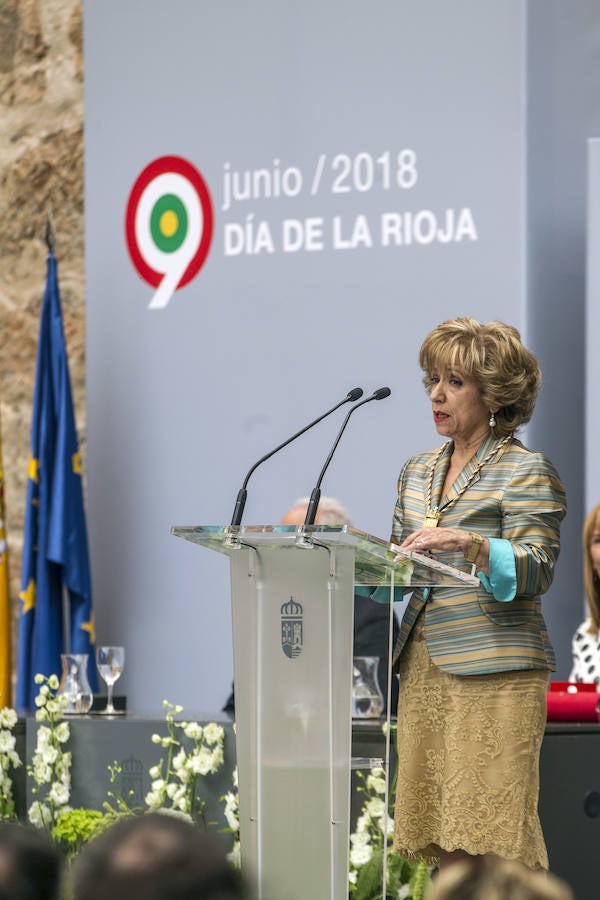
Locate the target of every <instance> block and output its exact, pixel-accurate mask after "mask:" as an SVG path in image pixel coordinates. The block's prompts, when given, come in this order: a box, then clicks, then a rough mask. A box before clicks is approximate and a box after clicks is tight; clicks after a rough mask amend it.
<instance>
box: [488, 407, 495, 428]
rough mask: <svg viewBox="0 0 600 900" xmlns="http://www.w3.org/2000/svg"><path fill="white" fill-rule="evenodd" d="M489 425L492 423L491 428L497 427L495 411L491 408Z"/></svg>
mask: <svg viewBox="0 0 600 900" xmlns="http://www.w3.org/2000/svg"><path fill="white" fill-rule="evenodd" d="M489 425H490V428H495V427H496V416H495V415H494V413H493V412H492V411H491V410H490V422H489Z"/></svg>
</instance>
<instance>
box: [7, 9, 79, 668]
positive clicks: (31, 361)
mask: <svg viewBox="0 0 600 900" xmlns="http://www.w3.org/2000/svg"><path fill="white" fill-rule="evenodd" d="M82 43H83V41H82V2H81V0H0V373H1V375H0V413H1V427H2V455H3V462H4V479H5V503H6V526H7V531H8V549H9V566H10V581H11V600H12V605H13V620H14V621H13V633H14V634H15V635H16V622H17V617H18V595H19V581H20V571H21V549H22V543H23V519H24V511H25V496H26V486H27V461H28V456H29V428H30V421H31V405H32V399H33V382H34V374H35V357H36V348H37V338H38V329H39V316H40V305H41V299H42V294H43V289H44V284H45V279H46V252H47V251H46V243H45V234H46V222H47V215H48V213H51V215H52V219H53V222H54V229H55V234H56V244H55V253H56V257H57V260H58V277H59V285H60V291H61V299H62V307H63V319H64V329H65V338H66V342H67V350H68V354H69V365H70V372H71V384H72V388H73V396H74V402H75V415H76V421H77V428H78V432H79V436H80V442H81V449H82V452H83V454H84V457H85V440H84V435H85V284H84V257H83V253H84V250H83V228H84V220H83V55H82ZM13 650H14V652H13V656H16V640H13Z"/></svg>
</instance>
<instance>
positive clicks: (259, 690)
mask: <svg viewBox="0 0 600 900" xmlns="http://www.w3.org/2000/svg"><path fill="white" fill-rule="evenodd" d="M171 532H172V533H173V534H174V535H176V536H177V537H180V538H184V539H185V540H188V541H192V542H193V543H196V544H200V545H201V546H204V547H206V548H208V549H209V550H215V551H217V552H219V553H224V554H226V555H227V556H228V557H229V560H230V568H231V600H232V620H233V650H234V679H235V706H236V745H237V762H238V782H239V804H240V806H239V813H240V841H241V854H242V868H243V869H244V870H245V871H247V872H249V873H250V874H251V875H252V877H253V878H255V879H256V881H257V884H258V892H259V898H260V900H307V898H311V900H347V897H348V843H349V824H350V823H349V818H350V763H351V737H352V717H351V687H352V644H353V616H354V587H355V585H370V586H377V587H380V588H385V587H386V586H387V587H389V588H390V595H389V597H390V598H391V597H392V596H393V593H392V589H393V587H394V586H402V587H404V588H406V589H407V590H411V589H412V588H413V587H416V586H423V585H448V584H456V583H457V582H461V581H463V582H465V583H467V584H470V585H473V584H478V581H477V579H476V578H475V577H473V576H472V575H469V574H467V573H465V572H462V571H461V570H459V569H455V568H452V567H450V566H446V565H444V564H441V563H439V562H437V561H435V560H434V559H432V558H429V557H428V556H424V555H421V554H417V553H406V552H405V551H402V555H398V554H399V549H398V548H394V547H393V546H392V547H391V546H390V545H389V544H388V543H387V542H386V541H382V540H381V539H379V538H375V537H371V536H370V535H368V534H365V533H363V532H361V531H358V530H357V529H355V528H351V527H349V526H347V525H341V526H331V525H328V526H308V527H306V528H305V527H303V526H289V525H288V526H283V525H265V526H240V527H235V528H231V527H230V526H201V525H199V526H182V527H173V528H172V529H171ZM379 593H380V594H381V593H382V592H381V591H380V592H379ZM383 593H384V596H385V591H384V592H383Z"/></svg>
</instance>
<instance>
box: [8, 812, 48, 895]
mask: <svg viewBox="0 0 600 900" xmlns="http://www.w3.org/2000/svg"><path fill="white" fill-rule="evenodd" d="M61 862H62V860H61V856H60V854H59V852H58V850H57V849H56V847H55V845H54V844H53V843H52V841H51V840H50V838H49V836H48V835H47V834H46V832H45V831H39V830H38V829H37V828H31V827H29V826H27V825H19V824H17V823H16V822H0V900H56V898H58V896H59V891H60V886H61V871H62V866H61Z"/></svg>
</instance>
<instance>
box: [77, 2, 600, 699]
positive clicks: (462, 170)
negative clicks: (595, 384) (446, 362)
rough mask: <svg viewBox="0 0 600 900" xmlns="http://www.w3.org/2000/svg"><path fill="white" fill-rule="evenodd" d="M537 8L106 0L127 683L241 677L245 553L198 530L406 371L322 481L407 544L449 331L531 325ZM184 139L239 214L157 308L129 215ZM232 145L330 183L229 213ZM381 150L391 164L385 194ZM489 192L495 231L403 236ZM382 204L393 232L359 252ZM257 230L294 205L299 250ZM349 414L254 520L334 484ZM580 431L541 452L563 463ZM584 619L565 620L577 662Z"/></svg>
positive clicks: (223, 692) (96, 309) (93, 302)
mask: <svg viewBox="0 0 600 900" xmlns="http://www.w3.org/2000/svg"><path fill="white" fill-rule="evenodd" d="M587 8H588V7H587V6H586V9H587ZM528 11H529V5H528V4H526V3H524V2H519V0H510V2H499V0H494V2H492V0H483V2H482V0H460V2H456V3H453V4H446V3H444V2H434V0H428V2H419V3H401V4H397V3H391V2H376V3H374V4H371V5H369V6H368V7H365V6H364V5H363V4H361V3H358V2H350V3H348V2H341V0H332V2H330V3H328V4H326V5H325V6H323V4H321V3H317V2H316V0H309V2H306V3H303V4H302V5H301V6H299V7H293V6H292V7H290V6H282V5H281V4H280V3H277V2H275V0H262V2H260V3H258V4H253V5H252V6H248V5H247V4H243V3H241V2H224V3H220V4H218V5H214V6H211V5H207V4H202V5H200V4H197V3H195V2H193V0H173V2H171V3H170V4H168V5H165V4H162V3H159V2H158V0H105V2H104V3H102V4H99V3H92V2H86V3H85V7H84V27H85V53H86V56H85V66H86V69H85V85H86V87H85V91H86V97H85V102H86V196H85V203H86V244H87V261H86V265H87V323H88V324H87V333H88V337H87V365H88V460H87V466H88V517H89V529H90V538H91V547H92V567H93V582H94V592H95V606H96V615H97V623H98V625H97V636H98V640H99V641H100V642H103V643H107V642H119V643H120V642H122V643H123V644H124V645H125V646H126V648H127V664H126V672H125V674H124V676H123V680H122V684H121V685H120V686H119V690H120V691H121V690H122V691H126V692H127V693H128V695H129V704H130V706H131V707H134V708H138V709H146V710H156V709H157V708H158V706H159V704H160V702H161V700H162V699H163V697H166V698H168V699H169V700H171V701H172V702H178V703H181V704H183V705H184V706H185V708H186V710H188V711H189V710H192V711H193V710H197V709H210V708H215V707H219V706H220V705H221V704H222V702H223V701H224V700H225V698H226V696H227V693H228V690H229V685H230V680H231V634H230V611H229V580H228V569H227V562H226V560H225V559H224V558H223V559H221V558H218V557H216V556H213V555H211V554H209V553H206V552H203V551H202V550H201V549H199V548H197V547H194V546H192V545H187V544H185V543H184V542H178V541H177V540H176V539H175V538H173V537H171V536H170V535H169V528H170V526H171V525H173V524H209V523H213V524H217V523H223V522H227V521H229V519H230V517H231V512H232V508H233V503H234V500H235V496H236V493H237V490H238V488H239V487H240V485H241V482H242V480H243V477H244V475H245V473H246V471H247V470H248V469H249V467H250V465H251V464H252V463H253V462H254V461H255V460H256V459H257V458H258V457H260V456H262V455H263V454H264V453H265V452H267V451H268V450H269V449H271V448H272V447H273V446H275V445H276V444H278V443H280V442H281V441H282V440H284V439H285V438H286V437H287V436H288V435H290V434H292V433H293V432H294V431H296V430H298V429H299V428H300V427H301V426H302V425H303V424H305V423H306V422H307V421H309V420H310V419H312V418H314V417H316V416H317V415H318V414H319V413H320V412H321V411H322V410H324V409H326V408H328V407H329V406H332V405H333V404H334V403H335V402H336V401H337V400H338V399H341V397H343V396H344V394H345V393H346V392H347V391H348V390H349V389H350V388H352V387H354V386H355V385H362V386H363V387H365V389H366V390H368V391H370V390H373V389H374V388H376V387H379V386H380V385H382V384H389V385H390V387H391V388H392V397H391V398H390V399H389V400H386V401H383V402H382V403H380V404H377V403H373V404H370V405H368V406H366V407H365V408H364V409H363V410H360V411H359V412H357V414H356V416H355V417H354V418H353V419H352V420H351V423H350V426H349V429H348V431H347V433H346V434H345V435H344V438H343V441H342V443H341V444H340V446H339V449H338V452H337V454H336V456H335V457H334V460H333V462H332V465H331V467H330V469H329V470H328V472H327V475H326V477H325V480H324V482H323V486H322V487H323V491H324V493H328V494H333V495H336V496H338V497H339V498H340V499H341V500H343V501H344V502H345V503H346V504H347V505H348V507H349V508H350V511H351V513H352V515H353V518H354V521H355V523H356V524H357V526H358V527H360V528H363V529H365V530H367V531H371V532H372V533H374V534H377V535H381V536H387V534H388V533H389V530H390V524H391V515H392V511H393V504H394V499H395V496H394V495H395V483H396V478H397V475H398V472H399V469H400V465H401V463H402V462H403V461H404V459H405V458H406V457H407V456H409V455H411V454H413V453H415V452H417V451H419V450H422V449H424V448H426V447H431V446H436V445H438V444H439V442H440V441H439V438H438V436H437V435H436V433H435V430H434V428H433V426H432V424H431V420H430V412H429V406H428V403H427V400H426V398H425V395H424V393H423V389H422V386H421V373H420V371H419V370H418V365H417V353H418V348H419V346H420V343H421V341H422V339H423V337H424V336H425V334H426V333H427V331H428V330H429V329H430V328H431V327H432V326H433V325H434V324H436V323H437V322H439V321H441V320H442V319H446V318H450V317H454V316H456V315H465V314H472V315H475V316H477V317H478V318H480V319H483V320H486V319H490V318H502V319H504V320H506V321H509V322H512V323H513V324H515V325H517V327H519V328H521V330H522V331H523V333H524V335H525V337H526V338H528V339H529V337H530V335H529V334H528V308H527V286H528V281H527V277H528V276H527V265H526V260H525V250H526V241H525V235H526V233H527V218H526V215H525V213H526V207H527V203H528V195H527V182H526V162H527V139H528V135H527V125H528V123H527V121H526V100H527V96H528V90H527V67H528V64H527V59H526V56H527V53H528V52H529V53H530V54H531V53H532V52H533V51H532V49H531V47H530V48H529V50H528V48H527V40H526V36H527V17H528ZM582 32H583V24H582ZM548 47H551V40H550V38H548V39H547V41H546V43H545V44H543V46H541V49H539V48H538V50H537V51H536V52H539V53H540V54H541V55H542V56H543V54H544V53H545V52H547V49H548ZM573 52H574V53H575V52H577V51H576V50H573ZM565 67H567V66H566V63H565ZM406 149H409V150H411V151H413V152H414V154H415V159H416V171H417V180H416V183H415V184H414V185H413V186H410V187H399V186H398V185H397V184H396V183H395V182H394V181H393V179H391V183H390V186H389V187H388V186H386V170H385V165H384V162H383V161H381V162H380V161H379V160H385V159H386V158H387V157H385V154H386V153H389V159H390V161H391V160H393V159H394V158H395V157H396V155H397V154H398V153H400V152H401V151H403V150H406ZM167 154H174V155H178V156H182V157H184V158H186V159H188V160H189V161H190V162H191V163H193V164H194V165H195V166H196V167H197V168H198V169H199V170H200V172H201V173H202V175H203V176H204V178H205V180H206V182H207V183H208V186H209V190H210V192H211V195H212V198H213V203H214V209H215V233H214V240H213V245H212V248H211V250H210V253H209V256H208V259H207V261H206V264H205V265H204V267H203V268H202V269H201V271H200V272H199V274H198V276H197V277H196V278H195V279H194V280H193V281H192V282H191V283H190V284H189V285H188V286H186V287H185V288H183V289H182V290H180V291H177V292H176V293H175V295H174V296H173V297H172V299H171V300H170V302H169V304H168V305H167V306H166V307H165V308H164V309H162V310H151V309H148V304H149V302H150V300H151V298H152V296H153V293H154V290H153V288H151V287H150V286H149V285H148V284H146V283H145V282H144V281H143V280H142V279H141V278H140V277H139V276H138V275H137V273H136V271H135V269H134V267H133V265H132V263H131V261H130V259H129V256H128V253H127V249H126V245H125V240H124V229H123V222H124V215H125V208H126V204H127V198H128V196H129V192H130V190H131V188H132V186H133V184H134V182H135V180H136V178H137V177H138V175H139V173H140V172H141V171H142V170H143V169H144V167H145V166H146V165H147V164H148V163H149V162H151V161H152V160H153V159H155V158H157V157H160V156H163V155H167ZM361 154H362V156H361ZM336 157H338V158H337V160H336ZM344 157H347V159H348V162H349V165H350V168H351V172H350V174H349V176H348V177H347V178H345V179H342V180H340V181H338V187H349V188H350V189H349V190H347V191H343V192H335V191H334V186H335V184H336V177H338V176H339V177H340V178H341V175H342V168H340V167H342V166H343V165H344ZM275 160H278V161H279V162H277V163H276V162H275ZM319 160H323V174H322V178H321V180H320V182H319V188H318V190H316V191H315V192H314V194H311V186H312V184H313V180H314V179H315V178H316V173H317V168H318V165H319ZM226 164H228V165H229V167H230V169H229V170H230V171H233V170H235V171H236V172H244V171H246V170H252V171H254V170H257V169H262V168H264V167H266V168H270V169H271V170H273V169H274V168H279V169H280V170H284V169H286V168H287V167H295V168H296V169H297V170H298V171H299V172H300V173H301V175H302V179H303V189H302V191H301V192H300V193H298V195H297V196H280V197H277V198H275V197H269V198H265V197H257V198H254V199H249V200H239V201H236V202H235V203H233V204H232V205H231V207H230V208H228V209H223V207H224V206H226V205H227V204H226V203H225V202H224V201H225V199H226V197H225V195H224V186H225V184H224V174H225V172H226V171H227V169H226ZM361 165H364V166H367V167H368V166H369V165H371V166H372V167H373V171H374V173H375V175H374V178H373V181H372V183H369V184H368V189H365V182H364V181H361V175H362V174H364V171H365V170H364V169H361V168H360V166H361ZM336 166H337V168H336ZM354 166H356V167H357V168H356V170H354V169H353V168H352V167H354ZM392 171H396V170H395V169H393V167H392ZM353 172H354V175H355V177H354V178H353V174H352V173H353ZM356 172H358V174H357V175H356ZM464 208H466V209H468V210H469V211H470V215H471V217H472V223H473V227H474V229H475V230H476V239H472V238H473V237H474V232H471V234H470V235H467V236H465V237H463V239H462V240H459V241H450V242H443V241H442V240H433V241H431V242H429V241H428V240H423V239H422V240H421V242H419V241H418V240H417V239H414V240H413V241H412V243H410V244H406V243H403V244H401V245H400V246H385V245H384V243H383V242H382V239H381V232H380V223H381V217H382V216H383V215H385V214H394V213H396V214H402V215H404V214H406V213H412V214H413V217H414V216H416V215H417V214H419V213H421V216H422V217H423V216H424V215H425V217H426V221H431V220H432V216H431V214H433V215H435V216H436V217H437V219H438V221H439V222H440V223H442V222H445V215H446V212H445V211H446V210H447V209H450V210H454V211H457V212H458V211H460V210H462V209H464ZM423 211H430V212H429V213H424V212H423ZM359 216H362V217H364V220H361V221H365V222H367V223H368V225H369V227H370V236H371V245H370V246H365V244H364V242H363V243H362V244H360V242H359V243H358V244H357V245H356V246H354V247H349V246H347V244H348V241H349V239H350V238H349V236H350V234H351V233H352V228H353V226H354V223H355V222H356V219H357V217H359ZM307 217H312V218H317V219H319V220H322V227H323V238H322V249H317V250H313V251H312V252H308V251H306V250H299V251H298V252H295V253H292V252H288V253H284V252H283V250H282V246H281V232H282V228H283V221H284V220H289V219H297V220H304V219H305V218H307ZM335 217H339V222H340V228H341V234H339V235H338V245H342V244H343V245H344V246H343V248H342V246H338V247H336V246H334V243H333V238H334V219H335ZM405 221H406V220H405ZM249 222H251V223H252V225H253V227H254V228H255V229H256V227H257V224H258V223H259V222H265V223H266V226H264V227H268V228H269V233H270V235H271V238H272V241H273V252H272V253H269V252H267V251H263V252H261V253H245V252H244V253H239V254H236V255H233V254H227V253H226V245H225V231H226V228H227V226H232V225H241V226H242V227H245V226H246V224H247V223H249ZM422 237H423V236H422ZM425 238H427V235H426V234H425ZM581 302H583V301H582V300H581ZM531 341H532V342H535V334H534V329H532V334H531ZM340 422H341V413H340V414H338V416H337V417H332V419H330V420H328V421H327V422H325V423H323V424H322V425H320V426H319V427H318V428H316V429H314V430H313V431H312V432H311V433H309V434H307V435H306V436H304V437H303V438H302V439H300V440H299V441H298V442H297V443H296V444H294V445H292V446H291V447H289V448H287V449H286V450H285V451H283V452H282V453H281V454H279V455H278V456H276V457H274V458H273V459H272V460H270V461H269V462H268V463H266V464H265V465H264V467H262V468H260V469H258V470H257V472H256V473H255V475H254V476H253V478H252V479H251V481H250V484H249V499H248V504H247V508H246V513H245V517H244V519H245V521H246V522H253V523H260V522H264V523H270V522H275V521H278V520H279V519H280V517H281V515H282V514H283V512H284V511H285V510H286V509H287V507H288V506H290V505H291V503H292V502H293V501H294V500H295V498H296V497H297V496H299V495H302V494H306V493H309V492H310V490H311V488H312V487H313V485H314V483H315V481H316V478H317V475H318V473H319V471H320V469H321V466H322V464H323V462H324V460H325V457H326V455H327V452H328V450H329V447H330V445H331V443H332V441H333V439H334V437H335V434H336V433H337V429H338V427H339V424H340ZM564 439H565V438H564V437H563V438H561V436H560V435H556V433H555V434H554V435H553V441H552V442H551V444H549V443H548V441H545V443H544V444H542V445H541V447H542V449H544V450H545V451H546V452H547V453H548V455H550V456H551V458H553V459H554V461H555V462H556V463H557V465H559V468H560V464H561V459H560V456H561V449H562V445H561V440H564ZM557 456H558V457H559V458H557ZM571 600H572V597H571ZM578 618H579V610H578V611H577V614H576V615H574V616H573V619H578ZM551 628H552V622H551ZM570 628H571V622H570V621H569V623H568V624H567V626H566V627H565V628H564V634H563V633H562V632H561V633H560V634H558V635H556V634H555V635H553V637H554V640H555V643H556V644H557V648H558V650H559V658H560V651H561V641H562V644H563V645H565V646H566V641H568V637H569V635H568V631H569V629H570Z"/></svg>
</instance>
